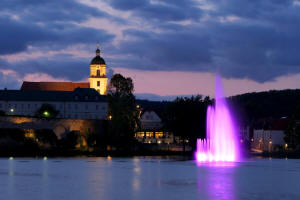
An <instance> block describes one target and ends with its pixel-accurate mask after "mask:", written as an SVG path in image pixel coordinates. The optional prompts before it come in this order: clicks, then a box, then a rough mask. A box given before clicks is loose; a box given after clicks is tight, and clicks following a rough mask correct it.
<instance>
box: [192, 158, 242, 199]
mask: <svg viewBox="0 0 300 200" xmlns="http://www.w3.org/2000/svg"><path fill="white" fill-rule="evenodd" d="M236 165H237V164H236V163H226V162H224V163H202V164H201V165H200V166H198V172H197V181H198V183H197V189H198V194H199V196H201V197H203V198H204V199H209V200H220V199H222V200H235V199H236V188H235V177H234V174H235V173H234V171H235V169H236Z"/></svg>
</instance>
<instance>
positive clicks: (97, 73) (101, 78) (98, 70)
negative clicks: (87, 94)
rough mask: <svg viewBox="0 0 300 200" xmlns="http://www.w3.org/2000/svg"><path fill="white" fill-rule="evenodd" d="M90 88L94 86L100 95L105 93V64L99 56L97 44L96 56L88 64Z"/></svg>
mask: <svg viewBox="0 0 300 200" xmlns="http://www.w3.org/2000/svg"><path fill="white" fill-rule="evenodd" d="M89 82H90V88H94V89H95V90H97V91H98V92H99V93H100V94H101V95H105V94H106V87H107V76H106V64H105V61H104V59H103V58H102V57H101V56H100V49H99V44H98V45H97V50H96V57H94V58H93V60H92V61H91V64H90V77H89Z"/></svg>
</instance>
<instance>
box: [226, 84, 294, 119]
mask: <svg viewBox="0 0 300 200" xmlns="http://www.w3.org/2000/svg"><path fill="white" fill-rule="evenodd" d="M229 102H230V103H231V105H233V106H234V111H235V112H236V114H237V116H238V118H239V119H241V122H242V123H243V124H251V123H252V122H253V121H255V120H257V119H261V118H282V117H286V118H291V117H292V116H293V114H294V113H295V111H296V107H297V106H298V105H300V89H296V90H271V91H267V92H254V93H246V94H242V95H237V96H233V97H229Z"/></svg>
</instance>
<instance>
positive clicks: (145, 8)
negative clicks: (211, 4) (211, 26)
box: [107, 0, 202, 21]
mask: <svg viewBox="0 0 300 200" xmlns="http://www.w3.org/2000/svg"><path fill="white" fill-rule="evenodd" d="M107 1H108V2H109V3H110V5H111V6H112V7H114V8H116V9H119V10H125V11H133V15H134V16H138V17H141V18H144V19H147V20H151V19H155V20H159V21H181V20H196V21H198V20H199V19H200V17H201V16H202V11H201V9H199V8H198V7H197V5H198V4H197V1H194V0H160V1H157V2H155V3H154V2H151V1H150V0H107Z"/></svg>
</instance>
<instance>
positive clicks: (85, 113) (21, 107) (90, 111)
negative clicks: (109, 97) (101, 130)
mask: <svg viewBox="0 0 300 200" xmlns="http://www.w3.org/2000/svg"><path fill="white" fill-rule="evenodd" d="M43 104H50V105H52V106H53V107H54V108H55V109H56V110H57V111H59V114H58V116H57V118H73V119H107V111H108V104H107V102H106V96H104V95H100V94H99V92H97V91H96V90H95V89H93V88H76V89H75V90H74V91H43V90H0V110H2V111H4V112H5V114H6V115H19V116H35V114H36V112H37V110H38V109H39V108H40V107H41V106H42V105H43Z"/></svg>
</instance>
